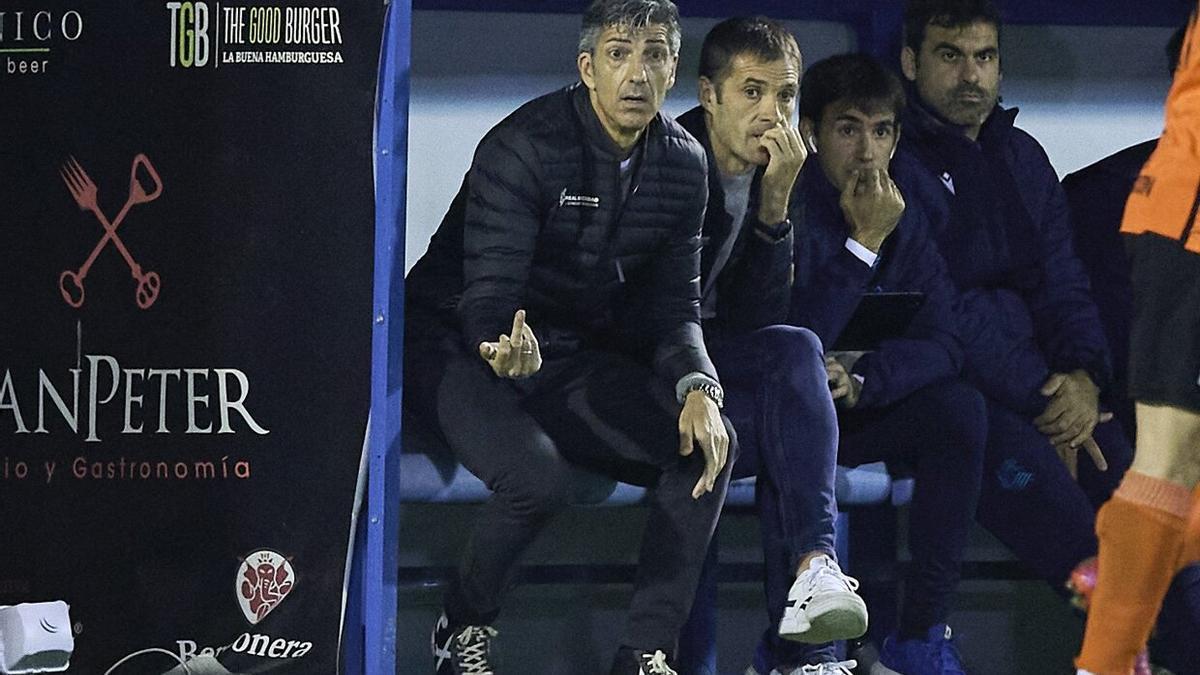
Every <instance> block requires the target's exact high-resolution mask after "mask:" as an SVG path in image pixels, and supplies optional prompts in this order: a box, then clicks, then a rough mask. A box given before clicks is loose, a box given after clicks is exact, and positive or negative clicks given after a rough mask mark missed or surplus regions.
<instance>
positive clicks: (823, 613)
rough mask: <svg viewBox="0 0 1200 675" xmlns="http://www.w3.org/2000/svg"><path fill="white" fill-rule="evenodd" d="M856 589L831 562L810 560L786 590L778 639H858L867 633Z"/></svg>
mask: <svg viewBox="0 0 1200 675" xmlns="http://www.w3.org/2000/svg"><path fill="white" fill-rule="evenodd" d="M857 588H858V581H857V580H856V579H853V578H851V577H848V576H846V575H845V574H842V570H841V568H839V567H838V564H837V563H836V562H834V561H833V559H831V558H829V557H827V556H817V557H816V558H813V559H812V560H811V561H810V562H809V563H808V569H806V570H804V571H803V572H801V573H800V576H798V577H796V582H795V583H794V584H792V588H791V590H789V591H788V603H787V607H785V608H784V610H783V618H782V619H780V621H779V637H781V638H783V639H785V640H793V641H795V642H807V643H810V644H821V643H823V642H832V641H834V640H849V639H851V638H856V637H860V636H861V635H863V634H864V633H866V632H867V604H866V603H865V602H863V599H862V598H860V597H858V594H857V593H855V592H854V591H855V590H856V589H857ZM835 672H836V671H835Z"/></svg>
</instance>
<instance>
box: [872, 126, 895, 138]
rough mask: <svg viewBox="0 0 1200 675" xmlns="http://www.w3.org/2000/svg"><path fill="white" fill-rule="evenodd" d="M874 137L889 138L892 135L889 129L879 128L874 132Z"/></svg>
mask: <svg viewBox="0 0 1200 675" xmlns="http://www.w3.org/2000/svg"><path fill="white" fill-rule="evenodd" d="M875 135H876V136H878V137H879V138H889V137H890V136H891V135H892V128H891V127H879V128H878V129H876V130H875Z"/></svg>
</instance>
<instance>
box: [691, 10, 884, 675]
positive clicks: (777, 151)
mask: <svg viewBox="0 0 1200 675" xmlns="http://www.w3.org/2000/svg"><path fill="white" fill-rule="evenodd" d="M800 70H801V57H800V50H799V48H798V46H797V45H796V41H795V38H794V37H792V35H791V34H790V33H789V32H788V31H787V29H786V28H784V27H783V26H782V25H780V24H779V23H777V22H775V21H772V20H770V19H767V18H764V17H738V18H733V19H728V20H726V21H722V22H721V23H719V24H717V25H716V26H714V27H713V29H712V30H711V31H709V33H708V35H707V36H706V37H705V39H704V44H703V46H702V48H701V54H700V105H699V106H698V107H696V108H694V109H692V110H691V111H689V112H687V113H685V114H684V115H682V116H681V117H680V118H679V122H680V124H682V125H683V126H684V127H685V128H686V129H688V131H690V132H691V133H692V134H693V135H695V136H696V138H698V139H699V140H700V142H701V143H702V144H703V145H704V148H705V150H706V152H707V155H708V163H709V173H708V179H709V202H708V210H707V215H706V218H705V223H704V237H705V238H706V244H705V246H704V250H703V253H702V264H701V284H702V288H703V295H702V299H701V314H702V316H703V326H704V332H705V339H706V342H707V344H708V347H709V350H710V352H711V353H712V355H713V361H714V363H715V364H716V366H717V370H718V372H720V373H721V375H722V383H723V384H724V385H725V388H726V406H727V407H726V411H727V414H728V415H729V418H730V421H731V422H732V423H733V425H734V428H735V429H736V430H737V433H738V445H739V460H738V462H737V465H736V466H735V468H734V474H735V475H737V476H739V477H740V476H750V475H757V476H758V480H757V482H756V490H755V501H756V504H757V505H758V509H759V516H760V522H761V524H762V532H763V545H764V557H765V559H766V560H767V565H766V572H767V574H766V579H765V585H766V591H767V614H768V618H769V620H770V626H769V628H768V629H767V631H766V633H765V637H766V639H768V640H772V641H775V642H778V641H779V640H780V638H783V639H785V640H795V641H803V642H817V643H823V642H826V641H828V640H834V639H845V638H852V637H858V636H859V635H862V634H863V632H864V631H865V630H866V627H867V612H866V606H865V605H864V603H863V601H862V599H861V598H859V597H858V596H857V595H856V594H855V593H854V589H855V588H856V587H857V582H856V581H854V580H853V579H850V578H849V577H847V576H845V575H844V574H842V572H841V570H840V568H839V567H838V564H837V561H836V553H835V548H834V520H835V517H836V504H835V502H834V494H833V483H834V475H835V474H834V471H835V468H836V467H835V461H836V460H835V456H836V452H837V426H836V421H835V413H834V409H833V401H832V399H831V397H830V393H829V388H828V386H827V379H826V373H825V368H824V362H823V358H822V348H821V345H820V342H819V341H818V340H817V338H816V336H814V335H813V334H812V333H811V332H810V331H808V330H806V329H803V328H797V327H794V326H788V325H782V324H783V322H784V320H785V319H786V318H787V312H788V305H789V301H790V293H789V287H790V275H791V262H792V239H793V232H792V221H791V220H790V219H789V213H790V211H791V201H792V190H793V188H794V185H795V182H796V176H797V174H798V173H799V171H800V167H801V166H802V165H803V164H804V162H805V159H806V158H807V156H808V153H807V151H806V149H805V147H804V144H803V141H802V140H801V138H800V134H799V132H798V131H797V129H796V126H795V123H794V119H795V117H794V116H795V105H796V94H797V90H798V88H799V79H800ZM824 656H827V657H828V658H821V659H819V660H813V661H812V662H811V663H810V665H811V668H810V669H809V670H806V671H805V672H808V673H820V674H824V675H843V674H844V673H847V672H848V671H847V670H846V668H847V667H853V662H843V663H841V664H839V663H837V662H836V659H834V658H833V654H832V652H830V653H828V654H827V655H824ZM801 665H803V664H801V663H799V662H795V663H792V664H790V665H789V664H784V663H771V664H769V665H766V666H763V670H762V671H761V672H762V673H764V675H765V673H767V672H769V671H771V670H776V671H778V672H785V673H790V672H792V669H793V668H794V669H797V670H798V669H799V668H800V667H801Z"/></svg>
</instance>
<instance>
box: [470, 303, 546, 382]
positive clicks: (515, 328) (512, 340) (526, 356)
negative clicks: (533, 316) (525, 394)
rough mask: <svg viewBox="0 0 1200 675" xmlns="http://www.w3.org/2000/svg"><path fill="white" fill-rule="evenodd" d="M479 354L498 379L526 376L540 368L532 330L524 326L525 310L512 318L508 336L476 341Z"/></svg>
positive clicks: (520, 310)
mask: <svg viewBox="0 0 1200 675" xmlns="http://www.w3.org/2000/svg"><path fill="white" fill-rule="evenodd" d="M479 355H480V356H481V357H483V360H484V361H487V363H488V365H489V366H491V367H492V371H494V372H495V373H496V375H499V376H500V377H506V378H509V379H513V380H515V379H519V378H522V377H529V376H530V375H532V374H534V373H536V372H537V371H538V370H539V369H541V367H542V352H541V348H540V347H538V341H537V338H536V337H534V335H533V329H532V328H530V327H529V324H527V323H525V310H523V309H518V310H517V313H516V314H515V315H513V325H512V335H501V336H500V339H499V340H498V341H496V342H480V343H479Z"/></svg>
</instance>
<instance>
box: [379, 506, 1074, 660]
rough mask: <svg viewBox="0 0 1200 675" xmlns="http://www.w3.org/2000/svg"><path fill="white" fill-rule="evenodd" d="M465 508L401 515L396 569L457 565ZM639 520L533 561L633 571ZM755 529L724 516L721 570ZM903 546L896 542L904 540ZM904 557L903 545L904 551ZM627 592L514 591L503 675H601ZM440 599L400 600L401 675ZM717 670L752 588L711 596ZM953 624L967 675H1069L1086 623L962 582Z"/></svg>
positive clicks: (975, 551) (974, 550)
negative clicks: (622, 566)
mask: <svg viewBox="0 0 1200 675" xmlns="http://www.w3.org/2000/svg"><path fill="white" fill-rule="evenodd" d="M475 508H476V507H473V506H430V505H406V506H405V507H404V509H403V515H402V526H401V540H400V541H401V549H402V553H401V565H402V566H410V567H411V566H448V565H453V563H454V560H455V556H456V554H457V551H458V550H459V549H460V547H461V546H462V543H463V541H464V540H465V537H466V533H467V531H468V529H469V527H470V522H471V516H472V514H473V512H474V509H475ZM644 520H645V510H644V509H642V508H637V507H633V508H580V509H574V510H571V511H569V512H568V513H566V514H564V515H563V516H562V517H561V518H560V519H558V520H557V521H555V522H554V523H553V524H552V525H551V527H550V528H549V529H548V531H547V532H546V534H545V536H543V537H542V539H541V540H540V541H539V542H538V544H537V545H536V546H535V547H534V549H533V550H532V551H531V553H530V556H529V562H531V563H534V564H566V563H580V562H586V561H591V560H595V561H598V562H604V563H614V564H616V563H627V562H633V560H634V556H635V553H636V550H637V542H638V540H639V537H640V533H641V529H642V524H643V523H644ZM757 530H758V525H757V521H756V520H755V519H754V517H753V516H751V515H746V514H737V513H733V514H726V516H725V517H724V518H723V521H722V537H721V559H722V561H723V562H730V561H732V562H751V561H754V560H756V559H757V557H756V556H757V546H758V535H757ZM901 540H903V536H901ZM901 547H903V543H901ZM1003 557H1005V553H1004V551H1003V549H1002V547H1000V545H999V544H998V543H997V542H995V540H993V539H991V537H990V536H988V535H987V534H986V533H984V532H982V531H976V532H975V533H973V535H972V543H971V547H970V550H969V552H968V559H971V560H995V559H999V558H1003ZM630 590H631V589H630V586H629V585H628V584H620V583H614V584H589V585H584V584H528V585H524V586H520V587H518V588H516V589H515V590H514V591H513V592H512V594H511V596H510V598H509V600H508V603H507V605H506V607H505V611H504V614H503V615H502V617H501V618H500V620H499V621H498V622H497V623H496V627H497V628H498V629H499V630H500V636H499V639H498V640H497V641H496V643H495V649H496V651H497V661H498V662H499V666H500V668H501V670H499V673H500V674H501V675H568V674H569V675H592V674H595V675H604V674H606V673H607V672H608V667H609V660H610V659H611V658H612V654H613V651H614V650H615V648H616V640H617V636H618V635H619V633H620V630H621V627H622V622H623V619H624V611H625V607H626V605H627V603H628V601H629V596H630ZM440 601H441V590H440V589H439V588H438V587H436V586H435V585H422V584H413V585H410V586H408V587H406V588H404V589H402V590H401V592H400V597H399V606H400V608H399V617H398V618H399V621H398V626H399V631H398V635H397V651H398V654H399V659H398V660H399V663H400V666H399V672H400V673H402V674H403V675H408V674H409V673H417V674H428V673H431V672H432V660H431V658H430V656H429V629H430V628H431V626H432V625H433V621H434V620H435V619H436V617H437V615H438V613H439V611H440ZM718 602H719V607H720V614H719V624H718V640H719V642H718V658H719V664H718V665H719V670H720V673H721V675H741V673H743V671H744V670H745V667H746V665H747V664H748V663H749V659H750V655H751V653H752V650H753V648H754V645H755V644H756V642H757V640H758V636H759V634H760V632H761V631H762V629H763V628H764V626H765V621H766V620H765V614H764V612H763V608H762V594H761V590H760V588H759V586H758V585H757V584H755V583H725V584H722V586H721V587H720V590H719V595H718ZM950 624H951V626H952V627H953V628H954V630H955V634H956V636H957V637H958V642H959V646H960V649H961V651H962V654H963V657H964V661H965V664H966V666H967V670H968V672H970V673H971V674H972V675H1064V674H1066V673H1071V672H1073V669H1072V667H1071V658H1072V657H1073V655H1074V653H1075V651H1076V650H1077V649H1078V645H1079V640H1080V636H1081V634H1082V621H1081V620H1080V619H1079V617H1078V616H1076V614H1075V613H1074V611H1073V610H1071V609H1070V608H1069V607H1068V606H1067V605H1066V603H1065V602H1063V601H1062V600H1061V599H1060V598H1059V597H1058V596H1057V595H1056V594H1055V593H1053V592H1052V591H1051V590H1050V589H1049V588H1048V587H1047V586H1046V585H1045V584H1043V583H1041V582H1037V581H990V580H971V581H965V582H963V584H962V585H961V586H960V589H959V594H958V596H957V598H956V600H955V604H954V611H953V614H952V616H951V619H950Z"/></svg>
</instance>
